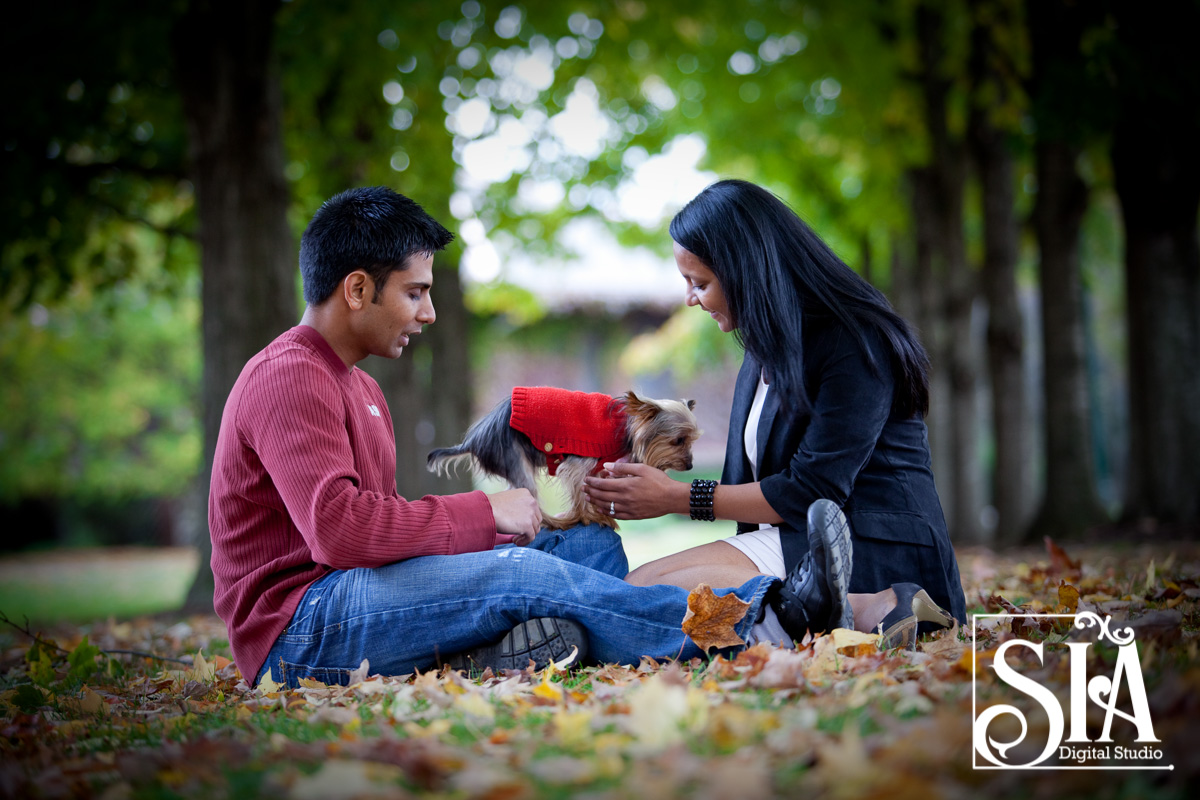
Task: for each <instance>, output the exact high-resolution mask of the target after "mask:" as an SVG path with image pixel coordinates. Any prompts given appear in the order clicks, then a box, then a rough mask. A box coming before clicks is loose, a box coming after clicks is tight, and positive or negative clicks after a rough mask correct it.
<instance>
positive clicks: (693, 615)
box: [683, 583, 750, 652]
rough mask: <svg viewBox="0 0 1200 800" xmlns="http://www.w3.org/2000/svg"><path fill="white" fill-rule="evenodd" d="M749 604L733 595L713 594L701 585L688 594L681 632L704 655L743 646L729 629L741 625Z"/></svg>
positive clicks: (740, 639)
mask: <svg viewBox="0 0 1200 800" xmlns="http://www.w3.org/2000/svg"><path fill="white" fill-rule="evenodd" d="M749 608H750V604H749V603H747V602H745V601H743V600H741V599H739V598H738V596H737V595H735V594H732V593H731V594H727V595H723V596H721V597H718V596H717V595H715V594H713V590H712V587H711V586H709V585H708V584H707V583H702V584H700V585H699V586H697V587H696V588H695V589H693V590H692V591H691V592H690V593H689V594H688V610H687V613H686V614H684V615H683V632H684V633H686V634H687V635H688V636H690V637H691V639H692V641H693V642H695V643H696V646H697V647H699V648H700V649H701V650H703V651H705V652H708V650H709V648H712V647H733V646H736V645H739V644H745V643H746V642H745V640H744V639H742V637H740V636H738V635H737V633H736V632H735V631H734V630H733V626H734V625H736V624H737V623H739V622H741V621H742V618H743V617H745V616H746V612H747V611H748V610H749Z"/></svg>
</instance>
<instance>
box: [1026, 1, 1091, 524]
mask: <svg viewBox="0 0 1200 800" xmlns="http://www.w3.org/2000/svg"><path fill="white" fill-rule="evenodd" d="M1025 10H1026V14H1027V20H1028V26H1029V34H1030V46H1031V55H1032V59H1031V60H1032V65H1033V69H1032V75H1031V78H1030V82H1029V95H1030V100H1031V103H1032V106H1033V113H1034V120H1035V122H1036V124H1037V143H1036V146H1035V153H1034V158H1035V159H1036V162H1037V163H1036V171H1037V183H1038V193H1037V200H1036V203H1035V205H1034V209H1033V226H1034V231H1035V234H1036V236H1037V242H1038V252H1039V264H1038V280H1039V288H1040V292H1041V317H1042V350H1043V358H1042V361H1043V379H1042V389H1043V397H1044V403H1045V440H1044V442H1045V470H1046V479H1045V496H1044V497H1043V498H1042V502H1041V506H1040V508H1039V511H1038V514H1037V516H1036V518H1035V520H1034V522H1033V524H1032V525H1031V527H1030V530H1029V534H1028V538H1030V539H1036V538H1040V537H1041V536H1053V537H1055V538H1070V537H1072V536H1077V535H1079V534H1080V533H1082V532H1083V531H1085V530H1087V529H1088V528H1090V527H1093V526H1094V525H1097V524H1099V523H1101V522H1103V521H1104V520H1105V517H1106V513H1105V511H1104V509H1103V508H1102V507H1101V504H1100V499H1099V496H1098V494H1097V492H1096V479H1095V466H1094V459H1093V451H1092V436H1091V426H1090V425H1089V419H1090V414H1091V407H1090V403H1089V400H1088V383H1087V372H1086V369H1087V367H1086V352H1085V349H1084V344H1085V328H1084V324H1085V317H1084V306H1083V291H1084V289H1083V280H1082V275H1081V273H1080V254H1079V249H1080V241H1079V232H1080V226H1081V225H1082V222H1083V215H1084V213H1085V212H1086V211H1087V206H1088V187H1087V185H1086V184H1085V183H1084V182H1083V179H1082V178H1080V176H1079V173H1078V171H1077V169H1076V162H1077V161H1078V159H1079V156H1080V153H1081V152H1082V150H1083V145H1084V143H1085V142H1086V141H1087V139H1088V138H1089V137H1091V136H1093V135H1095V129H1096V128H1099V126H1100V123H1098V122H1096V121H1094V120H1091V119H1090V118H1089V117H1088V113H1089V110H1090V109H1091V108H1093V107H1094V106H1096V105H1098V102H1099V100H1098V98H1096V97H1095V95H1094V93H1095V92H1096V87H1095V86H1094V82H1093V81H1091V80H1090V78H1089V77H1088V74H1087V69H1086V65H1085V64H1084V63H1083V60H1082V56H1081V46H1082V41H1083V36H1084V32H1085V31H1086V29H1087V27H1088V25H1089V24H1092V20H1090V19H1089V17H1090V15H1091V14H1092V13H1093V10H1092V9H1089V8H1084V7H1083V6H1082V5H1079V4H1072V3H1069V2H1062V0H1027V2H1026V6H1025Z"/></svg>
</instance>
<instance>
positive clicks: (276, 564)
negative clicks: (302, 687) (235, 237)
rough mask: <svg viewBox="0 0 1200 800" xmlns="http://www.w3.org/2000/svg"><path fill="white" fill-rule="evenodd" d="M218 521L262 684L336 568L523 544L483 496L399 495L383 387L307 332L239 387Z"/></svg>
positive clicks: (226, 573) (225, 567)
mask: <svg viewBox="0 0 1200 800" xmlns="http://www.w3.org/2000/svg"><path fill="white" fill-rule="evenodd" d="M409 424H411V422H410V423H409ZM208 516H209V528H210V531H211V533H212V569H213V575H214V577H215V579H216V592H215V596H214V598H213V603H214V605H215V607H216V610H217V613H218V614H219V615H220V616H221V618H222V619H223V620H225V624H226V626H227V628H228V630H229V642H230V645H231V646H232V648H233V655H234V659H235V661H236V662H237V665H238V669H240V670H241V672H242V676H243V677H245V678H246V679H247V680H248V681H253V680H254V678H255V677H256V676H257V673H258V670H259V668H260V667H261V666H262V664H263V661H264V660H265V659H266V657H267V653H268V652H269V651H270V649H271V646H272V645H273V644H274V643H275V639H276V638H277V637H278V636H279V634H280V633H281V632H282V631H283V629H284V628H285V627H287V624H288V622H289V621H290V620H291V618H292V612H293V611H294V610H295V609H296V606H297V605H298V604H299V602H300V598H301V597H302V596H303V594H304V591H305V590H306V589H307V588H308V587H309V585H310V584H312V583H313V582H314V581H316V580H317V579H318V578H320V577H321V576H323V575H325V574H326V573H328V572H329V571H330V570H334V569H351V568H354V567H378V566H382V565H384V564H389V563H392V562H394V561H400V560H402V559H406V558H412V557H414V556H422V555H449V554H454V553H469V552H476V551H480V550H488V549H490V548H492V547H493V546H494V545H495V544H497V542H498V541H506V540H507V539H508V538H509V537H502V538H500V539H498V538H497V534H496V523H495V519H494V518H493V516H492V510H491V504H490V503H489V502H488V499H487V496H486V495H484V494H483V493H482V492H469V493H467V494H458V495H449V496H445V497H433V496H429V497H424V498H422V499H420V500H417V501H413V502H409V501H408V500H405V499H404V498H403V497H401V496H400V495H399V494H398V493H397V492H396V440H395V436H394V434H393V432H392V418H391V415H390V414H389V413H388V407H387V402H386V401H385V400H384V399H383V393H382V392H381V391H380V389H379V385H378V384H376V383H375V381H374V380H372V379H371V378H370V376H368V375H367V374H366V373H364V372H363V371H362V370H360V369H358V368H356V367H351V368H349V369H347V367H346V365H345V363H344V362H343V361H342V360H341V358H339V357H338V355H337V354H336V353H335V352H334V351H333V348H332V347H330V346H329V344H328V342H326V341H325V339H324V338H323V337H322V336H321V335H320V334H319V333H317V331H315V330H314V329H312V328H310V327H308V326H305V325H300V326H297V327H295V328H292V329H291V330H289V331H287V332H286V333H284V334H282V335H280V336H279V338H277V339H276V340H275V341H274V342H272V343H271V344H269V345H268V346H267V347H266V349H264V350H263V351H262V352H260V353H258V354H257V355H256V356H254V358H252V359H250V361H249V363H247V364H246V366H245V368H244V369H243V370H242V374H241V375H240V376H239V377H238V379H237V382H236V383H235V384H234V386H233V390H232V391H231V392H230V394H229V399H228V401H227V402H226V404H225V413H224V415H223V416H222V418H221V430H220V435H219V437H218V439H217V449H216V455H215V458H214V461H213V473H212V486H211V491H210V494H209V505H208ZM414 590H419V587H414Z"/></svg>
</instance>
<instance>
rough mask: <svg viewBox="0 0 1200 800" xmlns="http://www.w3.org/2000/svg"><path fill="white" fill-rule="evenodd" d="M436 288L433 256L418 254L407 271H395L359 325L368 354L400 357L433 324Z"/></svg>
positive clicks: (378, 291) (363, 309) (410, 262)
mask: <svg viewBox="0 0 1200 800" xmlns="http://www.w3.org/2000/svg"><path fill="white" fill-rule="evenodd" d="M432 286H433V256H432V255H420V254H416V255H413V256H410V257H409V259H408V268H407V269H403V270H397V271H395V272H392V273H391V274H390V275H389V276H388V278H387V280H386V282H385V283H384V284H383V286H382V287H376V291H375V296H374V299H373V300H372V301H371V302H368V303H366V304H364V306H363V308H362V311H361V316H360V319H359V320H358V324H357V326H356V327H357V329H358V333H359V340H360V342H361V344H362V347H363V349H364V350H365V351H366V353H365V354H366V355H375V356H381V357H383V358H399V357H400V354H401V353H402V352H404V347H405V346H406V345H407V344H408V341H409V338H410V337H412V336H416V335H417V334H419V333H420V332H421V328H422V326H424V325H430V324H432V323H433V321H434V320H435V319H436V315H435V314H434V311H433V300H432V299H431V298H430V296H429V290H430V288H431V287H432Z"/></svg>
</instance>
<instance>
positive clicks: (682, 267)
mask: <svg viewBox="0 0 1200 800" xmlns="http://www.w3.org/2000/svg"><path fill="white" fill-rule="evenodd" d="M675 266H676V267H678V268H679V274H680V275H682V276H683V279H684V280H685V281H687V294H686V295H685V297H684V302H686V303H687V304H688V305H689V306H700V307H701V308H703V309H704V310H705V311H707V312H708V314H709V316H711V317H712V318H713V319H715V320H716V321H717V327H719V328H720V329H721V331H722V332H723V333H729V332H730V331H732V330H733V329H734V328H736V327H737V326H736V325H735V324H734V322H733V315H731V314H730V313H729V304H728V303H727V302H725V292H723V291H721V284H719V283H717V276H716V275H714V274H713V271H712V270H711V269H709V268H708V267H706V266H705V265H704V262H703V261H701V260H700V259H699V258H698V257H697V256H696V254H695V253H693V252H692V251H691V250H688V249H687V248H685V247H683V246H682V245H681V244H679V242H676V243H675Z"/></svg>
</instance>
